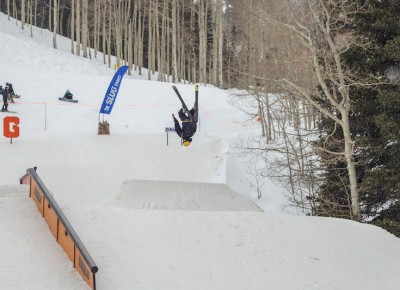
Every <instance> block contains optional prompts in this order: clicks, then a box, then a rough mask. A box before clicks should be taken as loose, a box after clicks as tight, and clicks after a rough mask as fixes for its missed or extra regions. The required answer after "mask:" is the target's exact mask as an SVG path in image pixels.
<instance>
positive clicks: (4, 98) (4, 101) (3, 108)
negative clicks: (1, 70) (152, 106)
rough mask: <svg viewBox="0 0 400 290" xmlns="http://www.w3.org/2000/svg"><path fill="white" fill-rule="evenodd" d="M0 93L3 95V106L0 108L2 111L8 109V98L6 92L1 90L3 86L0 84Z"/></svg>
mask: <svg viewBox="0 0 400 290" xmlns="http://www.w3.org/2000/svg"><path fill="white" fill-rule="evenodd" d="M0 95H2V96H3V107H2V108H1V111H2V112H6V111H8V110H7V108H8V99H7V93H6V91H5V90H3V86H0Z"/></svg>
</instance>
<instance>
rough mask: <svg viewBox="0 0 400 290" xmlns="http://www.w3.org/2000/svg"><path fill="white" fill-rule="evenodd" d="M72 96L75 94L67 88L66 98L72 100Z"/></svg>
mask: <svg viewBox="0 0 400 290" xmlns="http://www.w3.org/2000/svg"><path fill="white" fill-rule="evenodd" d="M72 96H73V94H72V93H71V92H70V91H69V90H67V91H66V92H65V95H64V99H67V100H72Z"/></svg>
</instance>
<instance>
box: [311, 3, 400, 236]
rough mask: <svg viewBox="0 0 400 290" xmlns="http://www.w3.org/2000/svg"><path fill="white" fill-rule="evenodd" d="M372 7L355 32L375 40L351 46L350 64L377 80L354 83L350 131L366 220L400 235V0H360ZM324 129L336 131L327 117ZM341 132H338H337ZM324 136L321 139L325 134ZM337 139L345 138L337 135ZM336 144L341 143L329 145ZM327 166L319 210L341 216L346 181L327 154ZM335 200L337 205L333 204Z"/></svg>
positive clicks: (364, 76)
mask: <svg viewBox="0 0 400 290" xmlns="http://www.w3.org/2000/svg"><path fill="white" fill-rule="evenodd" d="M362 2H364V4H365V3H366V4H368V6H367V7H368V9H366V10H365V11H364V12H363V13H360V14H358V15H356V16H355V19H354V20H355V21H354V26H353V27H352V28H351V29H355V30H356V35H357V36H358V37H360V38H364V39H366V40H368V41H369V43H371V45H370V47H369V49H365V48H361V47H352V48H351V49H349V50H348V51H347V52H346V54H345V55H344V57H345V63H346V65H347V66H348V67H349V68H351V69H352V71H353V72H354V73H355V75H357V77H359V78H360V79H363V80H364V81H365V83H370V84H374V85H370V86H365V87H357V88H356V89H355V88H352V89H351V91H350V94H351V95H352V101H353V103H352V113H351V115H350V118H351V132H352V135H353V138H354V140H355V141H356V146H357V148H358V149H357V150H356V155H355V158H356V160H357V162H358V166H357V182H358V183H359V188H360V200H361V207H362V215H363V219H364V220H365V221H372V223H374V224H377V225H380V226H382V227H384V228H386V229H387V230H389V231H390V232H392V233H394V234H396V235H397V236H400V170H399V168H400V154H399V152H400V118H399V116H400V90H399V89H400V82H399V80H400V74H399V66H400V15H399V13H398V11H400V2H399V1H397V0H382V1H381V0H370V1H368V0H367V1H360V3H362ZM321 126H322V128H323V132H333V124H332V123H331V122H329V120H327V121H326V122H323V123H322V124H321ZM335 134H338V133H335ZM321 140H322V139H321ZM332 140H341V136H336V138H333V139H332ZM330 146H331V147H332V148H334V147H335V146H341V144H340V142H338V143H337V144H333V142H332V144H330ZM324 162H325V163H326V166H327V168H328V171H327V172H328V173H327V174H326V175H325V182H324V185H323V186H322V190H321V192H320V202H321V203H320V204H321V207H320V208H319V213H320V214H323V215H325V213H326V212H328V211H329V210H332V209H335V210H336V211H332V212H330V214H326V215H334V216H340V215H341V214H343V212H342V211H340V209H341V208H342V209H343V208H345V207H346V198H347V196H348V194H347V188H346V186H343V185H345V184H347V182H346V176H345V175H344V174H343V173H344V171H343V170H342V169H341V166H340V164H338V163H336V164H335V165H334V166H333V165H329V164H332V163H330V162H329V160H327V159H324ZM335 202H336V205H335V206H333V205H334V204H335Z"/></svg>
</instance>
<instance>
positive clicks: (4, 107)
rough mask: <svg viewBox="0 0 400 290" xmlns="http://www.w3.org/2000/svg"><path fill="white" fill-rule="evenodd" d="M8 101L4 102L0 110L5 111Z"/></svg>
mask: <svg viewBox="0 0 400 290" xmlns="http://www.w3.org/2000/svg"><path fill="white" fill-rule="evenodd" d="M7 108H8V103H4V105H3V107H2V108H1V110H2V111H7Z"/></svg>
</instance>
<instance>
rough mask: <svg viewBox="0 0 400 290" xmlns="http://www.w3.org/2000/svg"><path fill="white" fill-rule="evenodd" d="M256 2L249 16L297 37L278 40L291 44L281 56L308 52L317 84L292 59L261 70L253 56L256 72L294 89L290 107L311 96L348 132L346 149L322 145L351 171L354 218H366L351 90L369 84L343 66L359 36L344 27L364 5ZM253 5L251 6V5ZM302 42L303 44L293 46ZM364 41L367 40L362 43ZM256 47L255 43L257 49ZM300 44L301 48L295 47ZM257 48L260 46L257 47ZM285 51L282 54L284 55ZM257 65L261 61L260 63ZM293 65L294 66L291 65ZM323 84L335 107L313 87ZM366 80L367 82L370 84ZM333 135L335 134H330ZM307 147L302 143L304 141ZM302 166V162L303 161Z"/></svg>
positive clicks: (265, 79) (305, 57)
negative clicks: (272, 69)
mask: <svg viewBox="0 0 400 290" xmlns="http://www.w3.org/2000/svg"><path fill="white" fill-rule="evenodd" d="M253 1H254V2H253V3H250V2H248V1H246V3H243V4H244V6H243V8H244V10H246V9H247V16H248V17H250V16H251V18H252V19H254V20H255V21H256V23H257V25H259V26H262V27H263V28H264V29H265V30H268V29H271V27H273V28H274V29H275V30H276V31H279V32H280V33H281V35H282V36H284V35H288V36H289V37H290V38H289V39H291V41H287V42H284V41H283V42H277V44H279V45H281V44H282V45H284V46H285V45H286V48H284V46H283V49H281V50H279V49H280V48H281V47H282V46H280V47H279V48H278V50H277V51H276V53H275V55H277V57H278V58H282V59H283V58H286V59H287V60H292V61H294V59H293V56H292V55H289V54H288V53H287V52H288V51H292V52H293V51H295V55H296V54H297V55H298V56H301V54H303V55H302V56H303V60H302V61H303V63H305V64H306V65H307V66H308V67H309V68H312V72H313V76H312V79H313V83H310V82H308V81H305V79H304V78H303V76H304V75H307V74H305V73H303V74H301V70H300V68H301V66H299V63H300V64H301V62H298V63H296V65H291V64H290V62H289V61H285V62H283V64H284V65H280V66H276V72H277V73H276V74H274V75H269V76H268V75H267V74H264V73H262V74H260V73H259V72H257V70H254V63H253V60H250V65H251V66H250V67H251V69H250V71H253V73H252V75H253V76H257V78H258V79H259V80H261V81H262V82H269V81H271V82H273V83H274V84H275V85H276V88H279V89H280V90H282V91H286V92H290V95H289V96H295V98H291V99H290V100H291V101H290V102H289V104H290V107H291V109H290V111H293V112H296V111H299V108H298V107H297V105H296V104H297V103H296V102H298V100H299V98H303V99H305V100H306V102H305V103H306V104H307V106H308V105H312V106H313V107H315V108H316V109H317V110H318V111H319V112H320V113H321V114H323V115H324V116H325V117H326V118H329V119H331V120H332V121H334V122H335V123H336V125H337V128H338V129H339V128H340V129H341V130H342V133H343V140H342V142H343V148H342V151H340V150H339V151H337V152H333V151H330V150H328V149H327V148H323V147H318V148H317V149H318V150H320V151H322V152H324V153H326V154H330V155H331V156H334V157H335V158H337V160H342V161H344V162H345V163H346V167H347V173H348V178H349V180H348V182H349V184H348V188H349V191H350V192H349V195H350V199H351V202H350V204H351V212H350V217H351V218H352V219H354V220H358V221H360V220H361V210H360V201H359V188H358V185H357V178H356V163H355V160H354V151H355V149H356V145H355V143H354V139H353V137H352V134H351V129H350V120H349V115H350V111H351V95H350V90H349V88H350V87H351V86H354V87H357V86H360V85H361V86H362V85H363V84H361V83H358V82H357V81H356V80H354V78H353V76H352V74H351V72H350V71H347V70H346V67H345V66H344V65H343V60H342V54H343V53H344V52H345V51H346V50H347V49H348V47H349V46H350V44H351V43H352V42H354V41H355V38H354V36H353V35H351V34H350V33H349V32H348V31H346V32H344V31H341V30H340V29H341V28H342V27H344V26H345V25H346V24H348V23H350V22H349V21H351V17H350V16H351V15H352V14H353V13H355V12H356V11H357V10H358V9H361V8H360V6H358V5H359V3H358V2H357V1H350V0H339V1H323V0H307V1H298V2H293V1H287V2H286V3H283V2H282V1H268V3H267V2H265V1H256V0H253ZM245 4H247V5H249V4H251V5H249V6H247V8H246V5H245ZM274 7H275V8H277V7H279V11H280V13H273V12H274V11H277V10H273V8H274ZM249 19H250V18H249ZM292 43H296V45H298V47H296V48H294V47H291V46H292ZM358 45H362V43H358ZM251 49H253V47H252V48H251ZM294 49H296V50H294ZM256 51H257V49H256ZM280 53H281V55H279V54H280ZM255 68H257V66H256V67H255ZM288 68H290V70H288ZM310 84H312V85H314V86H315V84H317V85H318V86H319V87H320V88H321V94H322V97H323V98H324V100H325V101H326V102H327V103H328V104H330V106H331V108H327V107H323V106H322V105H321V104H320V103H318V102H317V101H316V100H315V98H314V94H313V93H314V91H313V90H312V86H310ZM364 85H365V84H364ZM292 117H293V121H296V122H298V120H299V119H298V117H296V116H295V115H292ZM328 138H329V136H328ZM299 146H301V145H299ZM299 166H301V164H300V165H299Z"/></svg>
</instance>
